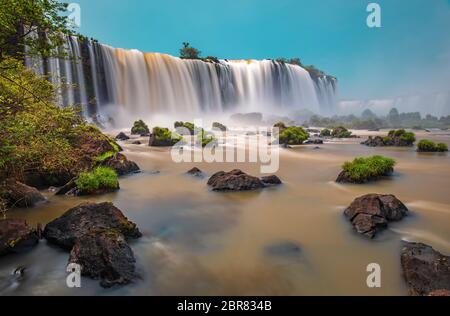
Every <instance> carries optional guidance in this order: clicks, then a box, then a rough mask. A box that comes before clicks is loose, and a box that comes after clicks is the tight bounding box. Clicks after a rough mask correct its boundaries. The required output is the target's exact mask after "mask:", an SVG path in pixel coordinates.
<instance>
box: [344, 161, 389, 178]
mask: <svg viewBox="0 0 450 316" xmlns="http://www.w3.org/2000/svg"><path fill="white" fill-rule="evenodd" d="M395 163H396V162H395V160H394V159H391V158H387V157H383V156H372V157H367V158H364V157H359V158H355V159H354V160H353V161H352V162H349V161H347V162H345V163H344V165H343V166H342V169H343V171H344V173H345V177H346V178H348V179H349V180H351V181H352V182H355V183H363V182H366V181H369V180H372V179H376V178H377V177H380V176H385V175H388V174H389V173H391V172H392V171H393V168H394V166H395Z"/></svg>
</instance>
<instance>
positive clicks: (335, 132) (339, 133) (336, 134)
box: [331, 126, 352, 138]
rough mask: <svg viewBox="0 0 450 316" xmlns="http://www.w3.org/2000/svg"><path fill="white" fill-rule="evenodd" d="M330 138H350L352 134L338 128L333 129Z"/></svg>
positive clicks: (343, 128) (342, 128)
mask: <svg viewBox="0 0 450 316" xmlns="http://www.w3.org/2000/svg"><path fill="white" fill-rule="evenodd" d="M331 136H332V137H334V138H350V137H352V132H350V131H349V130H348V129H346V128H345V127H343V126H338V127H336V128H334V129H333V131H332V132H331Z"/></svg>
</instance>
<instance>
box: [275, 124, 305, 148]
mask: <svg viewBox="0 0 450 316" xmlns="http://www.w3.org/2000/svg"><path fill="white" fill-rule="evenodd" d="M308 138H309V134H308V133H307V132H306V131H305V130H304V129H303V127H300V126H289V127H287V128H285V129H284V130H282V131H280V139H279V142H280V144H288V145H301V144H303V142H304V141H305V140H307V139H308Z"/></svg>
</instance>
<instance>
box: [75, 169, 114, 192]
mask: <svg viewBox="0 0 450 316" xmlns="http://www.w3.org/2000/svg"><path fill="white" fill-rule="evenodd" d="M75 184H76V185H77V188H78V189H79V190H81V191H82V192H83V193H87V194H89V193H94V192H95V191H98V190H102V189H112V190H115V189H118V188H119V180H118V178H117V173H116V171H114V170H113V169H111V168H108V167H97V168H95V169H94V170H93V171H91V172H82V173H81V174H80V175H79V177H78V179H77V180H76V181H75Z"/></svg>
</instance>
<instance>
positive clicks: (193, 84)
mask: <svg viewBox="0 0 450 316" xmlns="http://www.w3.org/2000/svg"><path fill="white" fill-rule="evenodd" d="M63 48H65V49H67V51H68V52H69V58H71V59H72V60H70V59H67V58H64V59H49V60H47V68H49V70H50V71H49V72H50V73H51V75H52V76H55V78H57V77H56V76H59V77H60V78H61V77H63V76H65V82H66V83H69V84H75V85H76V86H77V88H76V89H67V92H63V94H64V97H63V98H62V99H63V101H62V102H61V103H62V104H63V105H67V104H73V103H79V104H82V105H83V109H84V113H85V114H86V115H91V114H95V113H97V112H98V111H100V112H101V111H102V109H104V108H105V106H106V105H108V109H111V108H120V109H122V110H124V111H125V112H126V113H128V114H130V115H132V116H134V117H147V116H149V115H152V114H173V113H176V114H191V115H195V114H198V115H200V114H204V113H221V112H224V111H238V110H239V111H242V112H250V111H254V112H267V113H279V112H280V111H292V110H298V109H308V110H310V111H312V112H315V113H322V112H324V111H329V110H333V108H334V105H335V103H336V81H335V79H333V78H331V77H326V76H321V77H312V76H311V75H310V73H309V72H308V71H306V70H305V69H303V68H302V67H300V66H296V65H290V64H284V63H278V62H275V61H272V60H262V61H257V60H236V61H228V60H221V61H220V62H218V63H214V62H204V61H201V60H186V59H180V58H178V57H173V56H169V55H166V54H159V53H143V52H140V51H138V50H124V49H120V48H113V47H110V46H107V45H101V44H98V43H97V42H93V41H88V40H86V39H83V40H80V39H79V38H77V37H68V38H67V42H66V44H65V45H64V47H63ZM86 65H87V66H86ZM52 80H55V79H52ZM58 80H59V81H57V82H60V79H58ZM55 82H56V81H55ZM89 100H95V102H91V103H95V107H93V105H92V104H89Z"/></svg>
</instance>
